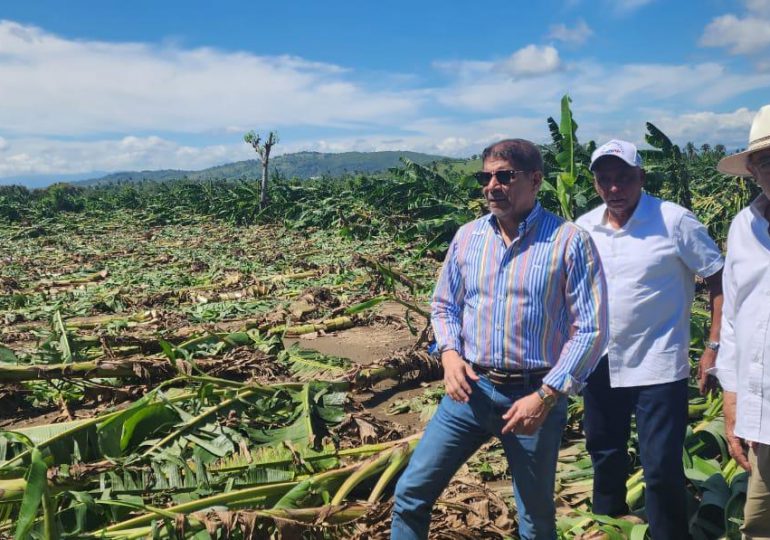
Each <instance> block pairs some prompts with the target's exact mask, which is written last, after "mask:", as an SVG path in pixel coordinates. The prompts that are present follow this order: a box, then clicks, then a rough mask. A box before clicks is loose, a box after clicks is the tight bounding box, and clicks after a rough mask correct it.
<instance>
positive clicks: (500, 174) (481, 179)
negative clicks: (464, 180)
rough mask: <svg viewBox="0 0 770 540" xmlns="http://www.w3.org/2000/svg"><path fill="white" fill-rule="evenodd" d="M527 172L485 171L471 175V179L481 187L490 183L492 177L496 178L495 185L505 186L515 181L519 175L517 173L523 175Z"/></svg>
mask: <svg viewBox="0 0 770 540" xmlns="http://www.w3.org/2000/svg"><path fill="white" fill-rule="evenodd" d="M525 172H528V171H513V170H507V171H495V172H486V171H479V172H475V173H473V177H474V178H475V179H476V182H478V183H479V184H481V185H482V186H486V185H487V184H489V183H490V182H491V181H492V177H493V176H494V177H495V178H497V183H498V184H500V185H503V186H507V185H508V184H510V183H511V182H513V181H514V180H516V176H518V175H519V173H525Z"/></svg>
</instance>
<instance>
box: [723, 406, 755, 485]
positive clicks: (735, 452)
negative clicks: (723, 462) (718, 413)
mask: <svg viewBox="0 0 770 540" xmlns="http://www.w3.org/2000/svg"><path fill="white" fill-rule="evenodd" d="M736 402H737V395H736V394H735V392H725V393H724V404H723V407H722V409H723V412H724V415H725V438H726V439H727V450H728V451H729V452H730V455H731V456H732V457H733V459H735V461H736V462H737V463H738V465H740V466H741V467H743V468H744V470H746V471H748V472H751V464H750V463H749V459H748V457H747V456H746V444H745V443H744V442H743V439H741V438H740V437H737V436H736V435H735V412H736Z"/></svg>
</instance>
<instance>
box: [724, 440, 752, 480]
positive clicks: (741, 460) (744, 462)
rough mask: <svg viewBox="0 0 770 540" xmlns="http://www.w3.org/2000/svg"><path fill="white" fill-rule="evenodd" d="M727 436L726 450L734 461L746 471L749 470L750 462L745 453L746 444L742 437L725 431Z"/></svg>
mask: <svg viewBox="0 0 770 540" xmlns="http://www.w3.org/2000/svg"><path fill="white" fill-rule="evenodd" d="M725 435H726V437H727V450H728V451H729V452H730V455H731V456H732V457H733V459H735V461H736V462H737V463H738V465H740V466H741V467H743V469H744V470H745V471H746V472H751V464H750V463H749V458H748V456H747V453H746V449H747V445H746V443H745V441H744V440H743V439H741V438H740V437H736V436H735V434H734V433H725Z"/></svg>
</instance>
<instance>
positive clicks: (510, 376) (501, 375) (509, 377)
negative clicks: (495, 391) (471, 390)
mask: <svg viewBox="0 0 770 540" xmlns="http://www.w3.org/2000/svg"><path fill="white" fill-rule="evenodd" d="M487 378H488V379H489V381H490V382H491V383H492V384H510V383H513V382H519V381H523V380H524V374H523V373H505V372H503V371H498V370H496V369H490V370H489V371H488V372H487Z"/></svg>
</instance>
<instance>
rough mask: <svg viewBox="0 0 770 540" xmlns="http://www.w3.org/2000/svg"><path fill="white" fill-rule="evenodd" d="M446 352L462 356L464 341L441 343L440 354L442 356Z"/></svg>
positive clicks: (456, 340)
mask: <svg viewBox="0 0 770 540" xmlns="http://www.w3.org/2000/svg"><path fill="white" fill-rule="evenodd" d="M444 351H457V354H459V355H460V356H462V354H463V349H462V341H461V340H460V339H455V340H450V341H449V342H448V343H439V346H438V352H439V354H441V353H442V352H444Z"/></svg>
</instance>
